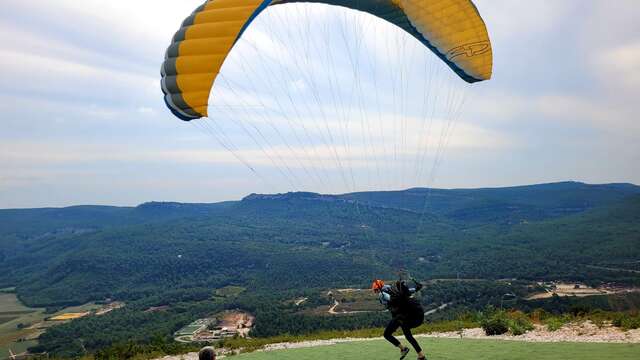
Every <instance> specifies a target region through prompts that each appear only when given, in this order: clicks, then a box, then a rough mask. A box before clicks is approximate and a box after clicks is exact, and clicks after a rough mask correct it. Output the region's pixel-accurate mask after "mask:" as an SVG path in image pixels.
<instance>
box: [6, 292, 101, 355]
mask: <svg viewBox="0 0 640 360" xmlns="http://www.w3.org/2000/svg"><path fill="white" fill-rule="evenodd" d="M101 308H102V306H101V305H97V304H94V303H89V304H85V305H81V306H73V307H69V308H66V309H63V310H61V311H59V312H57V313H55V314H45V313H44V309H40V308H29V307H26V306H24V305H23V304H22V303H20V301H19V300H18V298H17V297H16V294H15V293H13V292H12V289H2V291H1V292H0V360H4V359H6V358H8V356H9V349H11V350H12V351H13V352H14V353H21V352H24V351H25V350H27V348H29V347H30V346H34V345H36V343H37V341H35V340H32V339H31V338H32V337H37V336H38V335H39V334H40V333H42V332H43V331H44V330H43V329H44V328H47V327H49V326H53V325H55V324H58V323H62V322H63V321H57V322H49V321H47V322H44V320H45V318H48V317H55V316H63V315H65V314H71V313H84V312H89V311H94V310H98V309H101ZM18 324H24V325H26V326H25V327H24V328H22V329H18ZM22 338H26V339H28V341H21V342H20V341H18V340H19V339H22Z"/></svg>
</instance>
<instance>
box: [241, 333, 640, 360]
mask: <svg viewBox="0 0 640 360" xmlns="http://www.w3.org/2000/svg"><path fill="white" fill-rule="evenodd" d="M418 341H419V342H420V343H421V344H422V346H423V347H424V349H425V352H426V354H427V356H428V359H430V360H466V359H468V360H525V359H526V360H533V359H535V360H557V359H563V360H574V359H575V360H596V359H598V360H600V359H603V358H605V359H607V360H617V359H636V358H638V354H640V344H594V343H526V342H517V341H499V340H467V339H464V340H459V339H432V338H419V339H418ZM397 355H398V354H397V350H396V349H395V348H393V347H392V346H391V345H390V344H388V343H387V342H385V341H383V340H373V341H362V342H352V343H343V344H338V345H332V346H320V347H315V348H305V349H290V350H284V351H274V352H268V353H251V354H243V355H239V356H237V357H234V358H236V359H238V360H276V359H277V360H289V359H291V360H294V359H295V360H298V359H308V360H314V359H342V360H361V359H370V360H383V359H384V360H387V359H393V358H395V357H397ZM414 358H415V353H414V352H412V353H410V356H409V357H407V359H414Z"/></svg>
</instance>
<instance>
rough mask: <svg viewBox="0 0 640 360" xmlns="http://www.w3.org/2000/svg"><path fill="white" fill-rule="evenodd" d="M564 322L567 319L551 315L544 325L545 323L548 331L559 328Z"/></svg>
mask: <svg viewBox="0 0 640 360" xmlns="http://www.w3.org/2000/svg"><path fill="white" fill-rule="evenodd" d="M566 323H567V321H566V318H564V317H552V318H548V319H547V320H546V321H545V325H547V330H549V331H556V330H559V329H560V328H561V327H562V326H563V325H564V324H566Z"/></svg>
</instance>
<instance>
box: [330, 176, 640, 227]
mask: <svg viewBox="0 0 640 360" xmlns="http://www.w3.org/2000/svg"><path fill="white" fill-rule="evenodd" d="M633 194H640V186H636V185H633V184H603V185H590V184H584V183H580V182H560V183H551V184H540V185H527V186H514V187H503V188H484V189H452V190H443V189H426V188H415V189H409V190H404V191H380V192H362V193H353V194H346V195H343V196H342V198H345V199H352V200H356V201H359V202H361V203H364V204H371V205H375V206H385V207H393V208H398V209H407V210H411V211H417V212H423V211H424V212H427V213H434V214H438V215H442V216H445V217H447V218H449V219H453V220H460V221H471V222H476V221H481V222H482V221H498V222H502V223H507V222H509V221H514V220H515V221H516V222H517V221H518V220H541V219H549V218H554V217H560V216H565V215H571V214H576V213H580V212H583V211H586V210H589V209H592V208H596V207H600V206H604V205H609V204H615V203H617V202H620V201H621V200H623V199H625V198H627V197H628V196H629V195H633Z"/></svg>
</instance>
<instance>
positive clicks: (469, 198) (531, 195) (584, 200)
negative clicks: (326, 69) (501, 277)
mask: <svg viewBox="0 0 640 360" xmlns="http://www.w3.org/2000/svg"><path fill="white" fill-rule="evenodd" d="M635 194H640V186H637V185H634V184H626V183H612V184H597V185H592V184H585V183H581V182H570V181H567V182H558V183H548V184H538V185H524V186H512V187H497V188H477V189H435V188H434V189H431V188H411V189H407V190H398V191H369V192H355V193H347V194H338V195H324V194H318V193H313V192H290V193H283V194H250V195H248V196H246V197H245V198H243V199H242V200H240V201H226V202H219V203H180V202H158V201H153V202H147V203H143V204H140V205H138V206H136V207H117V206H96V205H81V206H71V207H65V208H36V209H7V210H0V234H2V233H7V232H11V231H17V230H18V229H22V231H19V232H24V231H25V229H28V231H27V232H29V233H38V232H41V231H44V230H46V229H48V228H49V225H51V223H56V224H58V225H60V226H61V227H74V226H80V225H81V226H82V227H85V228H86V227H104V226H122V225H126V224H138V223H145V222H162V221H168V220H171V219H180V218H189V217H202V216H209V215H213V214H217V213H220V212H224V211H230V210H232V209H234V208H236V207H238V206H244V205H246V204H247V203H253V204H254V205H256V204H258V203H263V204H264V203H266V202H273V203H274V204H277V203H281V202H291V201H293V202H299V201H322V202H344V203H356V202H357V203H358V204H361V205H363V206H370V207H379V208H390V209H398V210H404V211H411V212H416V213H428V214H434V215H438V216H443V217H445V218H447V219H450V220H454V221H462V222H487V221H490V222H503V223H517V222H519V221H525V220H526V221H538V220H544V219H551V218H555V217H560V216H566V215H571V214H576V213H581V212H584V211H587V210H590V209H593V208H596V207H599V206H606V205H610V204H613V203H616V202H619V201H622V200H623V199H625V198H627V197H629V196H631V195H635Z"/></svg>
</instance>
